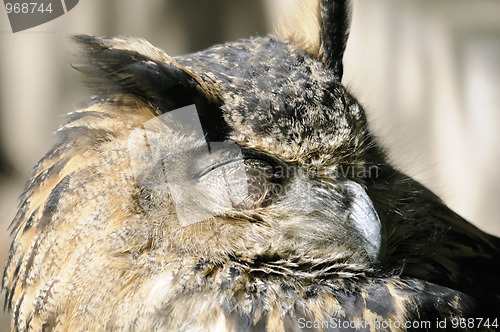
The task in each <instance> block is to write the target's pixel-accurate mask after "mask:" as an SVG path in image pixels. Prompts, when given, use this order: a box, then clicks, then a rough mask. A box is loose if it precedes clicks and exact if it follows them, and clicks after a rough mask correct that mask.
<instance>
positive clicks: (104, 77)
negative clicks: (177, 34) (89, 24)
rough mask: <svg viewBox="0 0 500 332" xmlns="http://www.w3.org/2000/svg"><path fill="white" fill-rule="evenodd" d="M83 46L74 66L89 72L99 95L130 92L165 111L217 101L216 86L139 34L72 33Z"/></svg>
mask: <svg viewBox="0 0 500 332" xmlns="http://www.w3.org/2000/svg"><path fill="white" fill-rule="evenodd" d="M73 38H74V40H75V41H77V42H78V44H79V45H80V46H81V48H82V52H80V53H79V55H78V56H77V63H76V64H73V67H74V68H75V69H77V70H78V71H80V72H82V73H84V74H86V78H87V80H88V84H89V86H90V87H91V88H92V89H93V90H94V91H95V92H96V93H97V94H99V95H103V96H106V95H113V94H120V93H121V94H123V93H125V94H131V95H135V96H136V97H139V98H142V99H144V100H146V101H148V102H150V103H151V104H152V105H153V106H155V107H156V108H157V110H158V112H159V113H165V112H168V111H171V110H174V109H177V108H181V107H183V106H187V105H190V104H194V103H195V100H200V99H203V100H205V101H206V102H215V101H216V100H217V99H218V96H217V92H216V91H217V89H216V88H215V86H213V85H212V84H211V82H207V81H205V80H203V79H202V78H200V77H199V76H197V75H195V74H193V73H192V72H191V71H190V70H189V69H187V68H185V67H183V66H182V65H180V64H179V63H177V62H176V61H175V60H174V59H173V58H172V57H170V56H168V55H167V54H166V53H165V52H163V51H162V50H160V49H158V48H156V47H154V46H153V45H151V44H150V43H148V42H147V41H145V40H143V39H138V38H112V39H106V38H99V37H94V36H88V35H78V36H74V37H73Z"/></svg>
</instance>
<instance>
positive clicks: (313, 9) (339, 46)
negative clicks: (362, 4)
mask: <svg viewBox="0 0 500 332" xmlns="http://www.w3.org/2000/svg"><path fill="white" fill-rule="evenodd" d="M349 7H350V6H349V3H348V1H346V0H301V1H300V2H299V9H298V13H297V14H296V15H294V16H296V17H298V19H299V21H300V22H299V24H297V22H295V21H293V20H292V21H290V22H289V23H287V24H281V25H280V26H279V28H278V34H279V35H280V36H281V37H282V38H285V39H288V40H289V41H290V42H291V43H292V44H295V45H297V46H299V47H300V48H301V49H303V50H304V51H305V52H307V53H308V54H310V55H312V56H314V57H316V58H318V59H320V60H321V61H323V62H324V63H325V64H327V65H328V66H329V67H330V68H331V69H332V70H333V71H334V73H335V76H336V77H337V79H338V80H339V81H340V80H341V79H342V74H343V62H342V58H343V56H344V50H345V46H346V42H347V37H348V35H349Z"/></svg>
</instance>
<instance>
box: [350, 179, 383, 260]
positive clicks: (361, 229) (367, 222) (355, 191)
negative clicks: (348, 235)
mask: <svg viewBox="0 0 500 332" xmlns="http://www.w3.org/2000/svg"><path fill="white" fill-rule="evenodd" d="M343 189H344V192H345V193H346V195H347V196H348V197H349V198H350V199H351V203H350V209H349V211H350V214H349V219H348V221H349V222H350V224H351V225H352V226H353V227H354V228H355V229H356V230H357V232H358V235H359V236H360V237H361V239H362V243H363V245H364V248H365V251H366V254H367V256H368V258H369V259H370V261H371V262H372V263H379V262H381V260H382V258H383V256H384V251H385V229H384V227H383V224H382V222H381V221H380V218H379V216H378V214H377V211H376V210H375V207H374V206H373V203H372V201H371V199H370V197H368V194H367V193H366V191H365V189H364V188H363V187H362V186H361V185H359V184H358V183H356V182H353V181H349V182H347V183H344V185H343Z"/></svg>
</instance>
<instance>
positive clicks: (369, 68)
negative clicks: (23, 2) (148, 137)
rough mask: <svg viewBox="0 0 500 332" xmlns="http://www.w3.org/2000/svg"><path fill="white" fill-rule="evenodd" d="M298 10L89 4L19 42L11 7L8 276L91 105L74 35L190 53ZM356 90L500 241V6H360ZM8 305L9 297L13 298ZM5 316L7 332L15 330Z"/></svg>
mask: <svg viewBox="0 0 500 332" xmlns="http://www.w3.org/2000/svg"><path fill="white" fill-rule="evenodd" d="M294 6H295V0H210V1H207V0H182V1H181V0H164V1H161V0H142V1H139V0H106V1H102V0H82V1H80V3H79V4H78V5H77V6H76V7H75V8H74V9H72V10H71V11H70V12H68V13H67V14H65V15H63V16H61V17H59V18H57V19H56V20H54V21H51V22H48V23H46V24H43V25H41V26H38V27H35V28H32V29H30V30H26V31H24V32H19V33H16V34H13V33H12V32H11V29H10V25H9V22H8V19H7V15H6V12H5V8H3V7H2V8H0V266H1V268H2V269H3V265H4V262H5V259H6V257H7V252H8V247H9V244H10V238H9V233H8V230H7V227H8V225H9V223H10V221H11V220H12V219H13V217H14V215H15V212H16V208H17V197H18V196H19V195H20V194H21V192H22V190H23V186H24V184H25V183H26V181H27V179H28V177H29V172H30V169H31V168H32V167H33V166H34V165H35V163H36V162H37V161H38V160H39V159H40V158H41V157H42V156H43V155H44V153H45V152H46V151H47V150H48V149H49V148H50V147H51V145H52V144H53V143H54V141H53V139H52V137H51V135H50V133H51V132H52V131H53V130H55V129H56V128H57V127H58V126H59V125H60V124H61V123H62V122H63V118H62V116H63V115H64V114H65V113H67V112H69V111H71V110H72V109H73V107H74V106H73V105H74V104H76V103H77V102H78V101H80V100H82V99H85V98H87V97H88V93H87V91H86V89H85V88H84V87H83V85H82V84H81V81H82V78H81V77H80V76H79V75H78V73H76V72H75V71H74V70H72V69H71V66H70V60H69V59H70V57H69V55H70V54H71V52H72V51H73V45H72V43H71V42H70V40H69V38H68V36H70V35H72V34H75V33H86V34H94V35H104V36H119V35H121V36H139V37H143V38H145V39H147V40H148V41H150V42H151V43H153V44H154V45H156V46H158V47H160V48H162V49H164V50H165V51H166V52H167V53H168V54H170V55H173V56H175V55H179V54H183V53H187V52H192V51H196V50H200V49H203V48H205V47H208V46H210V45H213V44H215V43H222V42H225V41H231V40H235V39H237V38H246V37H250V36H257V35H266V34H268V33H271V32H273V31H274V26H275V24H276V22H277V21H276V19H277V18H278V17H284V16H285V17H286V16H293V14H292V13H293V12H294V11H293V8H294ZM353 7H354V8H353V17H352V28H351V37H350V40H349V43H348V47H347V52H346V56H345V60H344V61H345V75H344V83H345V85H346V86H347V87H348V88H349V89H350V90H351V91H352V92H353V93H354V95H355V96H357V98H358V99H359V100H360V102H361V103H362V105H364V107H365V109H366V112H367V114H368V119H369V121H370V125H371V126H372V129H373V131H374V132H375V133H376V135H377V136H378V137H379V138H380V141H381V143H382V145H383V146H384V147H385V148H386V149H387V151H388V154H389V156H390V158H391V160H392V161H393V162H394V163H395V164H396V165H398V167H399V168H400V169H402V170H403V171H405V172H406V173H408V174H410V175H411V176H413V177H415V178H416V179H417V180H419V181H421V182H422V183H423V184H425V185H426V186H428V187H429V188H430V189H432V190H433V191H434V192H435V193H436V194H438V195H439V196H441V197H442V198H443V200H444V201H445V202H446V203H447V204H448V205H449V206H450V207H451V208H452V209H453V210H455V211H456V212H458V213H459V214H461V215H462V216H463V217H465V218H466V219H468V220H469V221H470V222H472V223H474V224H475V225H477V226H478V227H480V228H482V229H484V230H486V231H487V232H490V233H492V234H496V235H500V204H499V197H500V172H499V170H498V169H497V168H498V165H500V2H499V1H497V0H476V1H466V0H354V1H353ZM1 301H2V303H3V298H2V299H1ZM8 326H9V323H8V316H7V315H6V314H3V315H2V316H0V331H7V330H8Z"/></svg>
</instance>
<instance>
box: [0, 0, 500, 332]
mask: <svg viewBox="0 0 500 332" xmlns="http://www.w3.org/2000/svg"><path fill="white" fill-rule="evenodd" d="M311 7H314V8H312V9H311V12H310V13H309V14H307V13H305V15H309V18H311V20H312V22H314V24H311V25H310V26H308V27H302V28H301V27H299V24H296V25H297V30H296V31H287V32H284V33H282V34H280V35H279V36H269V37H263V38H252V39H245V40H240V41H237V42H233V43H226V44H223V45H218V46H214V47H212V48H209V49H207V50H204V51H201V52H198V53H194V54H190V55H186V56H179V57H174V58H173V57H170V56H168V55H167V54H165V53H164V52H163V51H162V50H160V49H158V48H155V47H154V46H152V45H151V44H149V43H148V42H146V41H144V40H141V39H133V38H113V39H105V38H98V37H92V36H77V37H75V40H76V42H77V43H78V44H79V45H80V48H81V52H80V53H81V56H80V57H79V58H78V60H77V62H76V63H75V65H74V66H75V68H76V69H78V70H79V71H81V72H83V73H84V74H85V75H86V76H85V77H86V78H87V80H88V81H89V86H90V87H91V88H92V89H94V91H95V92H96V94H95V96H94V97H92V98H91V99H90V100H89V101H87V102H85V103H83V104H82V105H81V107H80V108H79V109H78V110H76V111H74V112H72V113H70V114H69V115H68V116H67V121H66V123H65V124H64V125H63V126H62V127H61V128H60V129H58V130H57V131H56V137H57V138H58V142H57V143H56V144H55V146H54V147H53V148H52V150H50V151H49V152H48V153H47V154H46V155H45V156H44V157H43V158H42V160H41V161H40V162H39V163H38V164H37V165H36V166H35V168H34V170H33V172H32V176H31V179H30V181H29V183H28V185H27V187H26V189H25V191H24V192H23V194H22V196H21V198H20V207H19V211H18V213H17V215H16V217H15V219H14V221H13V222H12V224H11V231H12V235H13V241H12V246H11V248H10V252H9V257H8V262H7V265H6V268H5V271H4V275H3V284H2V290H3V292H4V295H5V307H6V308H7V309H8V310H10V311H12V325H11V327H12V330H15V331H28V330H30V331H31V330H33V331H52V330H55V331H97V330H124V331H226V330H227V331H302V330H304V331H305V330H307V331H339V330H349V331H353V330H359V331H391V330H394V331H401V330H417V329H419V328H423V329H424V330H425V329H427V330H435V329H437V328H438V327H445V326H446V327H447V328H448V329H452V327H458V330H495V329H496V326H495V325H494V324H496V322H497V317H498V315H499V314H498V313H499V312H500V286H499V285H500V264H499V261H500V253H499V249H500V240H499V239H498V238H496V237H494V236H491V235H488V234H486V233H484V232H482V231H481V230H479V229H477V228H476V227H474V226H473V225H471V224H470V223H468V222H467V221H465V220H463V219H462V218H461V217H459V216H458V215H457V214H455V213H454V212H452V211H451V210H450V209H448V208H447V207H446V206H445V205H444V204H443V203H442V202H441V201H440V199H439V198H438V197H436V196H435V195H434V194H432V193H431V192H430V191H429V190H427V189H426V188H425V187H423V186H422V185H420V184H419V183H418V182H416V181H414V180H413V179H411V178H409V177H408V176H406V175H404V174H402V173H401V172H399V171H397V170H396V169H395V168H394V167H392V166H391V165H389V164H388V163H387V161H386V157H385V155H384V153H383V151H382V149H381V148H380V146H379V145H378V144H377V142H376V139H375V138H374V137H373V135H372V134H371V133H370V131H369V129H368V126H367V122H366V118H365V115H364V112H363V109H362V107H361V106H360V105H359V104H358V103H357V101H356V100H355V99H354V97H352V96H351V95H350V94H349V92H348V91H347V90H346V89H345V88H344V87H343V86H342V85H341V79H342V57H343V53H344V49H345V43H346V40H347V35H348V19H347V17H348V15H347V13H348V11H349V8H348V4H347V3H346V2H345V1H340V0H322V1H319V3H317V6H316V7H315V6H311ZM305 8H307V7H305ZM301 29H302V30H301ZM308 29H309V30H308ZM314 29H315V31H313V30H314ZM306 30H307V33H306V32H304V31H306ZM311 36H317V38H312V37H311ZM471 319H472V320H473V321H474V323H473V325H472V326H471V324H470V320H471ZM479 319H481V321H480V320H479ZM464 321H465V322H467V324H468V325H467V324H461V325H456V324H457V322H462V323H463V322H464ZM419 324H420V325H419ZM438 324H441V325H438ZM443 324H445V325H443ZM452 324H455V325H452ZM454 330H457V329H454Z"/></svg>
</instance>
